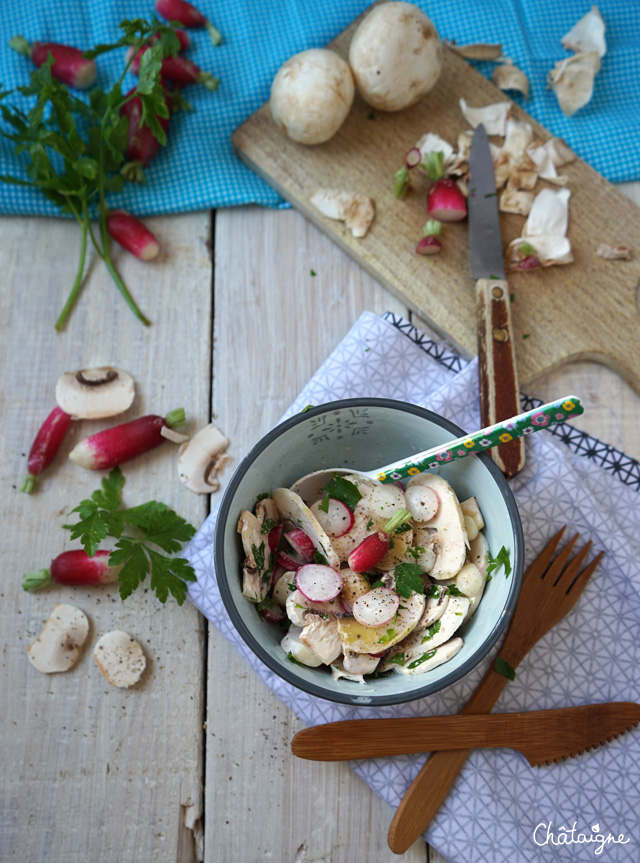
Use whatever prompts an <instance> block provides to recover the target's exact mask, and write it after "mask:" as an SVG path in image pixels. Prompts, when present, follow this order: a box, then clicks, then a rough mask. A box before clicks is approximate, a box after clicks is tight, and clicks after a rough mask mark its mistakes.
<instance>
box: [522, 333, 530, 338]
mask: <svg viewBox="0 0 640 863" xmlns="http://www.w3.org/2000/svg"><path fill="white" fill-rule="evenodd" d="M530 335H531V333H523V334H522V338H523V339H528V338H529V337H530Z"/></svg>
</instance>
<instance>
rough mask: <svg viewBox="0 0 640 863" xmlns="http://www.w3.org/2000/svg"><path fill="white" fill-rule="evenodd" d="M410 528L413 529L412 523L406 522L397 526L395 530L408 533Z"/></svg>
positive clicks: (395, 531)
mask: <svg viewBox="0 0 640 863" xmlns="http://www.w3.org/2000/svg"><path fill="white" fill-rule="evenodd" d="M408 530H411V525H410V524H408V523H407V522H405V523H404V524H401V525H400V527H397V528H396V529H395V530H394V531H393V532H394V533H406V532H407V531H408Z"/></svg>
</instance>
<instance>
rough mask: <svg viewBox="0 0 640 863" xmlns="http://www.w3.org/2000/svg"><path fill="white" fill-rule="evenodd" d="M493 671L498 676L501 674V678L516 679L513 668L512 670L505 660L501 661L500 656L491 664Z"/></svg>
mask: <svg viewBox="0 0 640 863" xmlns="http://www.w3.org/2000/svg"><path fill="white" fill-rule="evenodd" d="M493 670H494V671H497V672H498V674H502V676H503V677H506V678H508V679H509V680H515V679H516V670H515V668H512V667H511V666H510V665H509V663H508V662H507V660H506V659H503V658H502V657H501V656H497V657H496V661H495V662H494V663H493Z"/></svg>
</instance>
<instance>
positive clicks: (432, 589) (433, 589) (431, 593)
mask: <svg viewBox="0 0 640 863" xmlns="http://www.w3.org/2000/svg"><path fill="white" fill-rule="evenodd" d="M441 592H442V588H441V587H438V585H437V584H430V585H429V587H428V588H427V590H426V591H425V595H426V596H427V598H430V599H437V598H438V597H439V596H440V593H441Z"/></svg>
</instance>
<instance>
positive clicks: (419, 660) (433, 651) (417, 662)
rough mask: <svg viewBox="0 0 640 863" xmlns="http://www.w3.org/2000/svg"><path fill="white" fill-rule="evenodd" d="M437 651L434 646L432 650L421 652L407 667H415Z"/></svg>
mask: <svg viewBox="0 0 640 863" xmlns="http://www.w3.org/2000/svg"><path fill="white" fill-rule="evenodd" d="M437 652H438V651H437V650H436V649H435V648H434V649H433V650H428V651H427V652H426V653H423V654H422V656H421V657H420V659H414V660H413V662H410V663H409V665H408V667H409V668H417V667H418V666H419V665H422V663H423V662H426V661H427V660H428V659H431V658H432V657H433V656H435V655H436V653H437Z"/></svg>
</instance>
